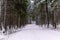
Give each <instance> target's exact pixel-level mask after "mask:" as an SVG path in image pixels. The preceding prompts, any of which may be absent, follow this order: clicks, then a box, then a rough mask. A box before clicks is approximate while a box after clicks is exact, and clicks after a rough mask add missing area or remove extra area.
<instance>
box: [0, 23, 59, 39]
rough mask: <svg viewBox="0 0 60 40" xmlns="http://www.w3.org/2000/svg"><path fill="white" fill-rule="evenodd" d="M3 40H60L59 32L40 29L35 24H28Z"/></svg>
mask: <svg viewBox="0 0 60 40" xmlns="http://www.w3.org/2000/svg"><path fill="white" fill-rule="evenodd" d="M0 38H1V36H0ZM4 39H5V40H60V32H59V31H56V30H51V29H47V28H42V27H39V26H38V25H35V24H28V25H26V26H25V27H24V28H23V29H21V30H20V31H18V32H16V33H13V34H10V35H7V36H5V37H4ZM4 39H3V40H4ZM0 40H2V39H0Z"/></svg>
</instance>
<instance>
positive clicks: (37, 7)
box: [0, 0, 60, 33]
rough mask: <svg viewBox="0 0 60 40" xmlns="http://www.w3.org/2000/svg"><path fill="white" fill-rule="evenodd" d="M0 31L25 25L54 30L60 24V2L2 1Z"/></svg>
mask: <svg viewBox="0 0 60 40" xmlns="http://www.w3.org/2000/svg"><path fill="white" fill-rule="evenodd" d="M0 6H1V12H0V30H3V28H4V29H5V31H4V33H5V32H6V31H8V30H12V29H18V28H23V27H24V26H25V25H26V24H32V21H34V22H35V23H36V25H47V28H49V25H50V24H51V25H52V26H53V28H54V29H56V28H57V25H59V24H60V0H32V1H30V0H2V1H1V5H0Z"/></svg>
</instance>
